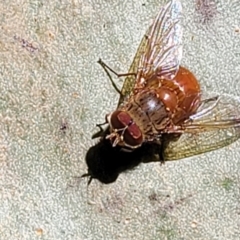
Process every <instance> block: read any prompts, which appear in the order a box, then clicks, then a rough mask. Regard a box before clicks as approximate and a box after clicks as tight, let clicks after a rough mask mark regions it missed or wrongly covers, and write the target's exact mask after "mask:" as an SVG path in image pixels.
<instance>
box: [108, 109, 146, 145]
mask: <svg viewBox="0 0 240 240" xmlns="http://www.w3.org/2000/svg"><path fill="white" fill-rule="evenodd" d="M106 119H107V122H108V123H109V125H110V132H111V133H110V134H109V135H108V136H107V137H106V138H108V139H110V140H111V141H112V145H113V147H115V146H116V145H119V146H123V147H127V148H130V149H135V148H138V147H140V146H141V145H142V143H143V140H144V139H143V135H142V132H141V130H140V128H139V127H138V126H137V124H136V123H135V122H134V121H133V119H132V117H131V116H130V115H129V113H128V112H127V111H123V110H116V111H114V112H112V113H111V114H109V115H107V117H106Z"/></svg>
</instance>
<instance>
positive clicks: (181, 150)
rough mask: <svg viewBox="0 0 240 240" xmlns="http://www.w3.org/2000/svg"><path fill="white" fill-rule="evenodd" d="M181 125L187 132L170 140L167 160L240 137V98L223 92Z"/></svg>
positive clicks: (188, 155) (204, 149)
mask: <svg viewBox="0 0 240 240" xmlns="http://www.w3.org/2000/svg"><path fill="white" fill-rule="evenodd" d="M211 104H212V105H211ZM211 106H212V107H211ZM181 128H182V132H183V133H182V134H181V135H179V137H178V138H176V139H175V141H170V140H169V142H168V143H167V144H166V146H165V149H164V152H163V155H164V158H165V160H178V159H181V158H186V157H190V156H193V155H197V154H201V153H204V152H209V151H212V150H216V149H218V148H222V147H224V146H227V145H229V144H231V143H233V142H234V141H236V140H238V139H239V138H240V99H239V98H237V97H233V96H230V95H222V96H220V97H219V98H218V99H217V100H215V101H213V102H211V103H210V102H209V103H206V104H203V106H202V107H200V108H199V110H198V112H197V113H196V114H195V115H193V116H192V120H190V121H188V122H186V123H184V124H183V125H182V126H181Z"/></svg>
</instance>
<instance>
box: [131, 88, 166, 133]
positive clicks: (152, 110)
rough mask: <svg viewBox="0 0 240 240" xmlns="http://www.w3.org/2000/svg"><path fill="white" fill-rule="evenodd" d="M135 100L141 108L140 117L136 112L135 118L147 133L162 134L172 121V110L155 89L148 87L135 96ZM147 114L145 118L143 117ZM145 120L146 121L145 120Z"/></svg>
mask: <svg viewBox="0 0 240 240" xmlns="http://www.w3.org/2000/svg"><path fill="white" fill-rule="evenodd" d="M134 102H135V104H137V105H138V106H139V108H140V111H139V112H141V115H140V114H139V118H137V115H136V114H134V113H133V114H134V120H135V121H136V122H137V123H138V124H139V125H140V126H141V127H142V129H143V132H144V133H145V134H146V135H156V134H158V135H160V134H161V131H163V130H164V129H165V128H166V126H167V125H168V124H169V122H170V120H171V119H170V117H171V112H170V111H169V109H167V108H166V105H165V104H164V103H163V101H162V100H161V99H160V98H159V95H158V93H157V92H156V91H155V90H154V89H146V90H144V91H142V92H139V93H137V94H136V95H135V96H134ZM142 115H145V119H143V118H141V116H142ZM144 120H145V121H144Z"/></svg>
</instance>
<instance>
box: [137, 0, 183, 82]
mask: <svg viewBox="0 0 240 240" xmlns="http://www.w3.org/2000/svg"><path fill="white" fill-rule="evenodd" d="M181 12H182V6H181V3H180V1H177V0H172V1H171V2H169V3H168V4H167V5H166V6H165V7H163V8H161V9H160V11H159V13H158V15H157V17H156V18H155V20H154V22H153V24H152V25H151V26H150V28H149V30H148V31H147V33H146V37H147V44H146V48H145V51H144V54H143V55H142V56H141V59H140V62H139V66H138V75H137V81H136V85H137V84H138V82H140V83H141V84H142V79H144V80H145V81H147V80H148V79H150V78H152V77H154V76H158V77H162V78H165V79H173V78H174V77H175V75H176V73H177V71H178V68H179V65H180V60H181V58H182V45H181V44H182V27H181V25H180V17H181Z"/></svg>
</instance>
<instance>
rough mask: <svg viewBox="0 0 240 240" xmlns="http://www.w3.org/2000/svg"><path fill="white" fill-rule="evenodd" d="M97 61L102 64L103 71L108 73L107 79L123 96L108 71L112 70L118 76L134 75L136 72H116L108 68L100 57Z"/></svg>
mask: <svg viewBox="0 0 240 240" xmlns="http://www.w3.org/2000/svg"><path fill="white" fill-rule="evenodd" d="M98 63H99V64H100V65H101V66H102V68H103V69H104V71H105V72H106V74H107V75H108V77H109V79H110V81H111V83H112V86H113V88H114V89H115V90H116V91H117V92H118V93H119V94H120V96H121V97H123V96H122V93H121V91H120V90H119V89H118V87H117V85H116V83H115V82H114V81H113V79H112V77H111V75H110V73H109V71H110V72H112V73H113V74H115V75H116V76H117V77H119V78H120V77H126V76H129V75H135V76H136V73H117V72H115V71H114V70H113V69H112V68H110V67H109V66H108V65H107V64H106V63H104V62H103V61H102V59H101V58H100V59H99V60H98Z"/></svg>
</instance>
